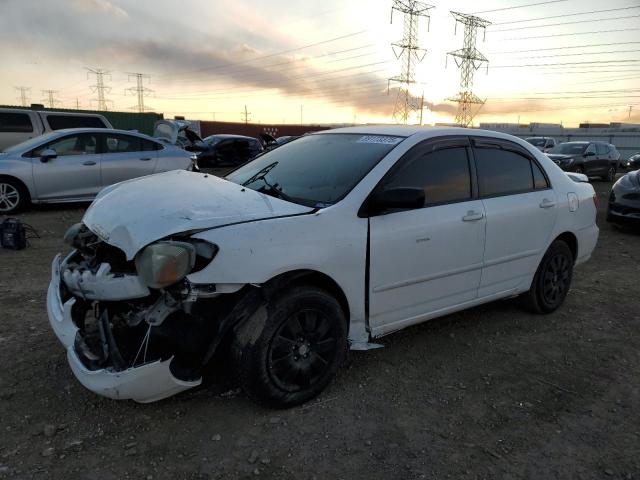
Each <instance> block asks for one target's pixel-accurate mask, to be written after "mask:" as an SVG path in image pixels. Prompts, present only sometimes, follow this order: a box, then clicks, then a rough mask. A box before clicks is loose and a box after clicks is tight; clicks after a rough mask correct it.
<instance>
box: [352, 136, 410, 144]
mask: <svg viewBox="0 0 640 480" xmlns="http://www.w3.org/2000/svg"><path fill="white" fill-rule="evenodd" d="M403 139H404V137H389V136H383V135H364V136H363V137H360V138H359V139H358V141H357V143H382V144H384V145H397V144H398V143H400V142H401V141H402V140H403Z"/></svg>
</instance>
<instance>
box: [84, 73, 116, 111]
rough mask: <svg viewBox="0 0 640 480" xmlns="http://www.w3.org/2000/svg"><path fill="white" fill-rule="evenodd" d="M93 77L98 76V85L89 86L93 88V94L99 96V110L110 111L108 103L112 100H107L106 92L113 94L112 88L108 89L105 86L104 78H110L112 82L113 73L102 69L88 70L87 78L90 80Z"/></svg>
mask: <svg viewBox="0 0 640 480" xmlns="http://www.w3.org/2000/svg"><path fill="white" fill-rule="evenodd" d="M91 75H95V76H96V84H95V85H91V86H89V88H91V91H92V92H93V93H97V94H98V98H97V101H98V110H108V108H107V102H110V101H111V100H107V99H105V98H104V94H105V92H106V93H109V92H111V87H107V86H106V85H105V84H104V77H105V76H107V77H109V80H111V73H109V72H108V71H107V70H103V69H101V68H87V78H89V77H90V76H91ZM94 100H95V99H94Z"/></svg>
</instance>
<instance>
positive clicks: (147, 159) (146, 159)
mask: <svg viewBox="0 0 640 480" xmlns="http://www.w3.org/2000/svg"><path fill="white" fill-rule="evenodd" d="M140 160H142V161H143V162H146V161H149V160H151V157H142V158H141V159H140Z"/></svg>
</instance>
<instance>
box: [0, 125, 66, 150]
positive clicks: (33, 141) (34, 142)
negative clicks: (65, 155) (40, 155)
mask: <svg viewBox="0 0 640 480" xmlns="http://www.w3.org/2000/svg"><path fill="white" fill-rule="evenodd" d="M58 136H60V130H58V131H57V132H49V133H45V134H44V135H40V136H38V137H35V138H30V139H29V140H27V141H24V142H22V143H18V144H17V145H13V146H11V147H9V148H5V149H4V150H3V152H6V153H21V152H25V151H28V150H31V149H32V148H36V147H38V146H39V145H41V144H43V143H46V142H47V140H49V139H50V138H55V137H58Z"/></svg>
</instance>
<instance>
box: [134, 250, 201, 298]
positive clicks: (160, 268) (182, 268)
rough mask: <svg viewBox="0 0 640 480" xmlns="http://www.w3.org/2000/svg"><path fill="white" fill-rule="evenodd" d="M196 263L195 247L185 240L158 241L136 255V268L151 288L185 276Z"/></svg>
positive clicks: (170, 282) (167, 284) (159, 286)
mask: <svg viewBox="0 0 640 480" xmlns="http://www.w3.org/2000/svg"><path fill="white" fill-rule="evenodd" d="M195 263H196V248H195V247H194V246H193V245H191V244H190V243H186V242H172V241H167V242H158V243H154V244H152V245H149V246H148V247H147V248H145V249H144V250H142V252H140V253H139V254H138V255H137V256H136V269H137V271H138V275H139V276H140V278H141V279H142V281H143V282H144V283H145V284H146V285H147V286H149V287H151V288H164V287H168V286H169V285H173V284H174V283H176V282H178V281H180V280H182V279H183V278H184V277H186V276H187V275H188V274H189V273H190V272H191V270H193V267H194V265H195Z"/></svg>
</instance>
